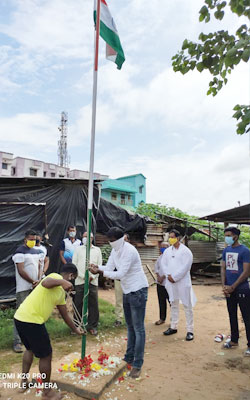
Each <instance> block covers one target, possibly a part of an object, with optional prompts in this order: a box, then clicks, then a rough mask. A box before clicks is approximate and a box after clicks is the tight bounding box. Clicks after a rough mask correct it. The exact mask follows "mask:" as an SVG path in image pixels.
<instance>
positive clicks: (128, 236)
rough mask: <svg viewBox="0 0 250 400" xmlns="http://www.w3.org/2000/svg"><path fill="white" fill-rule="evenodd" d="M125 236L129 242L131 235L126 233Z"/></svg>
mask: <svg viewBox="0 0 250 400" xmlns="http://www.w3.org/2000/svg"><path fill="white" fill-rule="evenodd" d="M124 235H126V236H127V238H128V240H130V235H129V233H127V232H125V233H124Z"/></svg>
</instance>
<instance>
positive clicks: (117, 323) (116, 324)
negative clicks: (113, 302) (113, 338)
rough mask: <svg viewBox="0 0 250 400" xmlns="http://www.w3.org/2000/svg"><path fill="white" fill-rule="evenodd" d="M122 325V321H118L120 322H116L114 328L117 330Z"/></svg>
mask: <svg viewBox="0 0 250 400" xmlns="http://www.w3.org/2000/svg"><path fill="white" fill-rule="evenodd" d="M121 325H122V322H121V321H118V320H116V321H115V323H114V326H115V327H116V328H117V327H118V326H121Z"/></svg>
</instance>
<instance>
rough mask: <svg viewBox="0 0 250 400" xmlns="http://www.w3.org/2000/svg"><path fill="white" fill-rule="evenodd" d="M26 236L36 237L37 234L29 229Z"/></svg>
mask: <svg viewBox="0 0 250 400" xmlns="http://www.w3.org/2000/svg"><path fill="white" fill-rule="evenodd" d="M24 236H25V237H26V238H27V237H28V236H36V232H35V231H34V230H33V229H28V230H27V231H26V232H25V234H24Z"/></svg>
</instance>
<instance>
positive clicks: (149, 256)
mask: <svg viewBox="0 0 250 400" xmlns="http://www.w3.org/2000/svg"><path fill="white" fill-rule="evenodd" d="M137 250H138V252H139V254H140V257H141V259H142V260H157V258H158V257H159V255H160V249H159V247H158V246H155V247H138V248H137Z"/></svg>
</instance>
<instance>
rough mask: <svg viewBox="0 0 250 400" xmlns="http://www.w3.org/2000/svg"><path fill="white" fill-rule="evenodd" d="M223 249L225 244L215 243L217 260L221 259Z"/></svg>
mask: <svg viewBox="0 0 250 400" xmlns="http://www.w3.org/2000/svg"><path fill="white" fill-rule="evenodd" d="M224 249H225V242H217V243H216V256H217V259H219V258H221V257H222V252H223V250H224Z"/></svg>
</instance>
